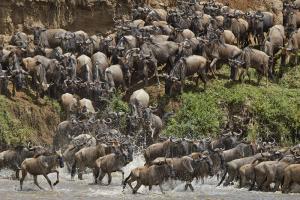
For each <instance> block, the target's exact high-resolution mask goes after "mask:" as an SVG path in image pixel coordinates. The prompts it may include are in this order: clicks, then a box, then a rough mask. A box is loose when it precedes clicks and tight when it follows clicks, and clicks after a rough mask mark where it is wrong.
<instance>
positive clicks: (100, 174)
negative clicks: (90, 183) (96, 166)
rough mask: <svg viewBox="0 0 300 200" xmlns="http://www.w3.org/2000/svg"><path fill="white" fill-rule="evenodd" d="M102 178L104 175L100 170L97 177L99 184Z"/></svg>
mask: <svg viewBox="0 0 300 200" xmlns="http://www.w3.org/2000/svg"><path fill="white" fill-rule="evenodd" d="M104 176H105V173H103V172H102V171H101V169H100V170H99V176H98V180H99V182H100V183H101V182H102V179H103V178H104Z"/></svg>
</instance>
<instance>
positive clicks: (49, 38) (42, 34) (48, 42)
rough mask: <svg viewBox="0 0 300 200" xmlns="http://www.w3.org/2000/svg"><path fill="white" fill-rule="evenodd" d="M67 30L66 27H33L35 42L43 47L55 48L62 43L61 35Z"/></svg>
mask: <svg viewBox="0 0 300 200" xmlns="http://www.w3.org/2000/svg"><path fill="white" fill-rule="evenodd" d="M65 32H66V31H65V30H64V29H48V30H47V29H45V28H41V27H34V28H33V35H34V44H35V45H38V46H39V47H42V48H55V47H57V46H59V45H60V39H59V36H61V35H63V34H64V33H65Z"/></svg>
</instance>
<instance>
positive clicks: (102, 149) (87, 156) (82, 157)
mask: <svg viewBox="0 0 300 200" xmlns="http://www.w3.org/2000/svg"><path fill="white" fill-rule="evenodd" d="M116 152H120V146H118V144H113V145H112V146H107V145H104V144H97V145H96V146H92V147H84V148H82V149H80V150H79V151H78V152H77V153H75V162H74V163H73V166H72V171H71V178H72V179H73V178H74V176H75V173H76V168H78V178H79V179H80V180H82V172H83V170H84V169H85V168H87V167H88V168H91V169H93V168H94V167H95V161H96V160H97V159H98V158H100V157H102V156H105V155H107V154H110V153H116Z"/></svg>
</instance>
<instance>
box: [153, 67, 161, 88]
mask: <svg viewBox="0 0 300 200" xmlns="http://www.w3.org/2000/svg"><path fill="white" fill-rule="evenodd" d="M154 73H155V76H156V80H157V85H158V88H160V82H159V76H158V70H157V66H155V72H154Z"/></svg>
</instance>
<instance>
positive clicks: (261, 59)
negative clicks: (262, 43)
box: [234, 47, 273, 85]
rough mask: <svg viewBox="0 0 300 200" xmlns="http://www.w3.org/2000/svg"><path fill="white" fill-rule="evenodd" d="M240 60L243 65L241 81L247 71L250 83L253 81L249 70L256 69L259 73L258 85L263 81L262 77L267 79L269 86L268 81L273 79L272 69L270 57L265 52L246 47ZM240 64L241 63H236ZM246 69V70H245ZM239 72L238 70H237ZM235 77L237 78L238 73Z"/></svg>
mask: <svg viewBox="0 0 300 200" xmlns="http://www.w3.org/2000/svg"><path fill="white" fill-rule="evenodd" d="M239 60H240V61H241V63H242V66H243V68H242V71H241V73H240V75H239V76H240V80H243V79H242V77H243V75H244V72H245V71H246V74H247V76H248V77H249V81H250V80H251V77H250V72H249V68H250V67H252V68H254V69H255V70H256V71H257V73H258V75H257V76H258V78H257V84H259V83H260V80H261V79H262V76H265V77H266V84H267V85H268V79H269V77H272V74H273V73H272V71H271V70H270V69H272V68H271V67H270V56H268V55H267V54H266V53H265V52H263V51H260V50H257V49H252V48H250V47H246V48H245V49H244V50H243V53H242V54H241V56H240V58H239ZM236 64H239V63H236ZM243 69H245V70H243ZM236 70H237V68H236ZM234 77H236V72H235V75H234Z"/></svg>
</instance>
